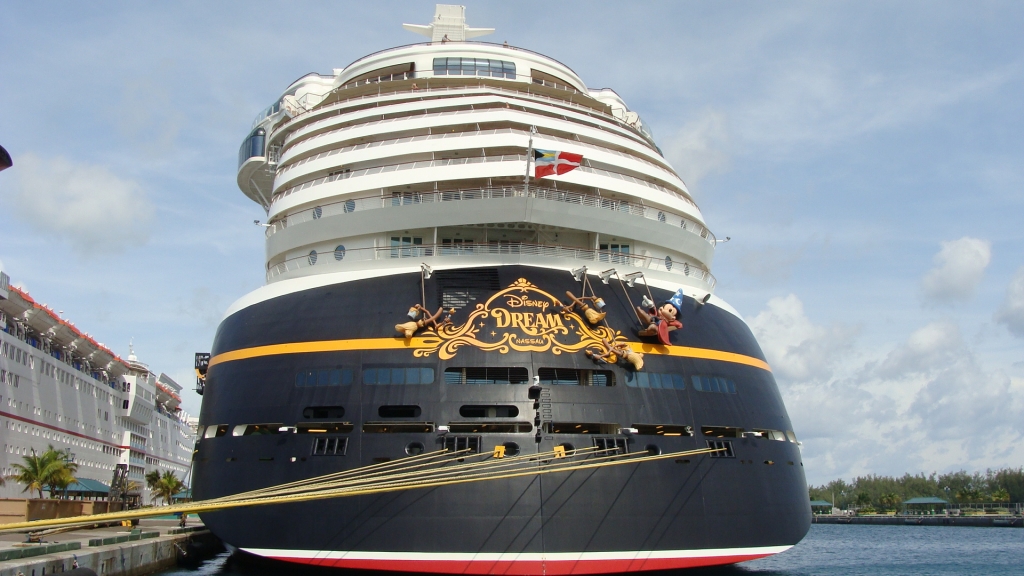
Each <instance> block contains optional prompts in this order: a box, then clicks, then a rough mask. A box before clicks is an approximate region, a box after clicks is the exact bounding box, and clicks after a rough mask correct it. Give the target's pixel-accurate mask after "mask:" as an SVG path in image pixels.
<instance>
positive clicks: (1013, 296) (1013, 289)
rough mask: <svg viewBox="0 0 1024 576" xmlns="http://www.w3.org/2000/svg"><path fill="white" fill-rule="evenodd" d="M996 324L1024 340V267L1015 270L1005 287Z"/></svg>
mask: <svg viewBox="0 0 1024 576" xmlns="http://www.w3.org/2000/svg"><path fill="white" fill-rule="evenodd" d="M996 322H999V323H1000V324H1005V325H1006V327H1007V329H1009V330H1010V332H1011V333H1012V334H1013V335H1014V336H1017V337H1019V338H1024V266H1021V267H1020V268H1018V269H1017V273H1016V274H1014V276H1013V280H1011V281H1010V285H1009V286H1007V287H1006V298H1005V299H1004V300H1003V304H1002V306H1000V307H999V312H997V313H996Z"/></svg>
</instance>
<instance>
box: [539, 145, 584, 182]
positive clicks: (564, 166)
mask: <svg viewBox="0 0 1024 576" xmlns="http://www.w3.org/2000/svg"><path fill="white" fill-rule="evenodd" d="M533 159H534V162H533V165H534V172H533V175H534V177H535V178H544V177H545V176H555V175H558V174H565V173H566V172H569V171H570V170H575V169H576V168H579V167H580V162H582V161H583V155H582V154H571V153H569V152H559V151H557V150H534V151H533Z"/></svg>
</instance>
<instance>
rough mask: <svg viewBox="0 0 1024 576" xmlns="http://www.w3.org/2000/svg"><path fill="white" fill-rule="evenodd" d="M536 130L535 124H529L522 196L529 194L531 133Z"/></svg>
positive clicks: (531, 152) (531, 156)
mask: <svg viewBox="0 0 1024 576" xmlns="http://www.w3.org/2000/svg"><path fill="white" fill-rule="evenodd" d="M536 132H537V127H536V126H530V147H529V149H528V150H527V152H526V177H525V178H523V184H524V186H523V190H524V192H523V196H525V197H527V198H528V197H529V196H530V160H532V159H533V135H534V133H536Z"/></svg>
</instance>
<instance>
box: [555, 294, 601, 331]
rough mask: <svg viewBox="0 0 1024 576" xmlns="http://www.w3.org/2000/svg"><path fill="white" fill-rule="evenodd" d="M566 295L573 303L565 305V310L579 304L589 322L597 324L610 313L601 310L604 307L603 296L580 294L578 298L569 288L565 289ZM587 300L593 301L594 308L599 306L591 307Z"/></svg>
mask: <svg viewBox="0 0 1024 576" xmlns="http://www.w3.org/2000/svg"><path fill="white" fill-rule="evenodd" d="M565 295H566V296H568V297H569V300H570V301H571V302H572V303H571V304H568V305H566V306H564V307H563V310H565V311H568V310H572V307H573V306H579V307H580V311H581V312H583V316H584V317H585V318H586V319H587V322H590V323H591V324H597V323H598V322H600V321H601V320H604V317H605V316H606V315H607V314H608V313H607V312H601V309H602V308H604V299H603V298H597V297H594V296H580V297H579V298H577V297H576V296H575V295H574V294H573V293H572V292H569V291H568V290H566V291H565ZM587 302H592V303H593V304H594V308H597V310H595V309H594V308H591V307H590V305H588V304H587Z"/></svg>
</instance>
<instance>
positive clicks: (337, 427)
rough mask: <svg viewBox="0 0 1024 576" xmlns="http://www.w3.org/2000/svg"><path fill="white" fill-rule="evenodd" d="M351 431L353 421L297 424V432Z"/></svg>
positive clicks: (333, 432)
mask: <svg viewBox="0 0 1024 576" xmlns="http://www.w3.org/2000/svg"><path fill="white" fill-rule="evenodd" d="M351 431H352V423H351V422H299V423H298V424H297V425H296V426H295V433H296V434H348V433H349V432H351Z"/></svg>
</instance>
